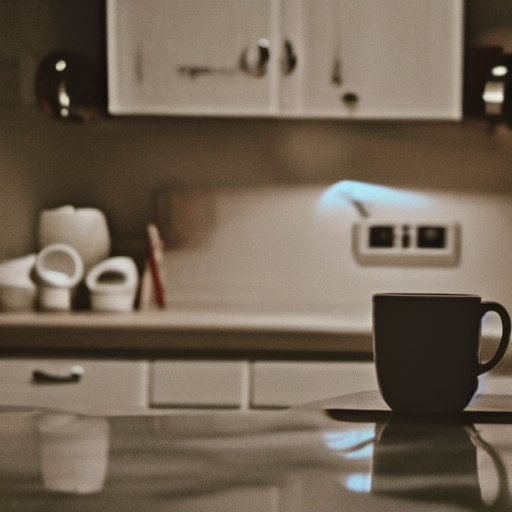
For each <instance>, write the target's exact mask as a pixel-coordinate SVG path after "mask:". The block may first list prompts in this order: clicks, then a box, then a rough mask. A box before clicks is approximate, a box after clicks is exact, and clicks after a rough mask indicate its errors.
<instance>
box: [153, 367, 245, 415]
mask: <svg viewBox="0 0 512 512" xmlns="http://www.w3.org/2000/svg"><path fill="white" fill-rule="evenodd" d="M248 375H249V362H248V361H247V362H246V361H208V360H199V361H186V360H175V361H155V362H154V363H153V366H152V372H151V389H150V405H151V406H155V407H162V406H167V407H173V406H174V407H228V408H243V407H244V406H245V404H246V403H247V394H248V391H247V390H248Z"/></svg>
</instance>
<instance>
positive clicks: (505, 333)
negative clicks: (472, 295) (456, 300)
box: [478, 302, 511, 375]
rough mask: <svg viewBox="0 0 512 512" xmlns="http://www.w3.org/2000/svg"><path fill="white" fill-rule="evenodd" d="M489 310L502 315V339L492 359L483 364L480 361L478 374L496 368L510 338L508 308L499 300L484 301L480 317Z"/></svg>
mask: <svg viewBox="0 0 512 512" xmlns="http://www.w3.org/2000/svg"><path fill="white" fill-rule="evenodd" d="M489 311H494V312H495V313H498V315H500V318H501V326H502V333H501V340H500V344H499V345H498V349H497V350H496V353H495V354H494V355H493V356H492V357H491V359H489V361H487V362H485V363H483V364H482V363H478V375H481V374H482V373H485V372H488V371H489V370H490V369H491V368H494V367H495V366H496V365H497V364H498V363H499V362H500V360H501V358H502V357H503V356H504V355H505V352H506V351H507V347H508V343H509V340H510V329H511V323H510V316H509V314H508V312H507V310H506V309H505V308H504V307H503V306H502V305H501V304H498V303H497V302H482V304H480V312H481V317H480V318H482V317H483V316H484V315H485V314H486V313H488V312H489Z"/></svg>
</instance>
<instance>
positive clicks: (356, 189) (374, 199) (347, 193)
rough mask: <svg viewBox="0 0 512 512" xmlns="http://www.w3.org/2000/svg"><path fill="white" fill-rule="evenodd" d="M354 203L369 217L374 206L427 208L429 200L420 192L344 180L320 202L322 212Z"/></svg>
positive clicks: (333, 186)
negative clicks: (370, 208) (369, 210)
mask: <svg viewBox="0 0 512 512" xmlns="http://www.w3.org/2000/svg"><path fill="white" fill-rule="evenodd" d="M347 203H352V204H353V205H354V207H355V208H356V209H357V210H358V211H359V213H360V214H361V215H362V216H368V215H369V212H368V209H369V207H371V206H372V205H381V206H392V207H398V208H415V209H417V208H425V207H428V206H429V200H428V198H427V197H425V195H423V194H421V193H419V192H411V191H408V190H400V189H396V188H392V187H385V186H383V185H374V184H372V183H363V182H360V181H352V180H343V181H339V182H338V183H335V184H334V185H331V186H330V187H328V188H327V189H326V190H325V191H324V193H323V194H322V196H321V197H320V200H319V202H318V210H319V211H320V212H328V211H332V210H336V209H338V208H340V207H343V206H346V205H347Z"/></svg>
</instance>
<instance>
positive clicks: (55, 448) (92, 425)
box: [37, 414, 109, 494]
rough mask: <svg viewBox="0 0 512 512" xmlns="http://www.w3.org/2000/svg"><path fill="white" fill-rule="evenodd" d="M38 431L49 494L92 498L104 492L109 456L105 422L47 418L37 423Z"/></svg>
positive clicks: (70, 416) (59, 416) (63, 416)
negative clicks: (56, 493) (78, 495)
mask: <svg viewBox="0 0 512 512" xmlns="http://www.w3.org/2000/svg"><path fill="white" fill-rule="evenodd" d="M37 428H38V431H39V433H40V454H41V473H42V477H43V483H44V487H45V489H46V490H48V491H52V492H62V493H72V494H91V493H97V492H100V491H101V490H102V489H103V486H104V483H105V479H106V475H107V467H108V456H109V424H108V421H107V420H106V419H105V418H89V417H80V416H76V415H74V414H45V415H42V416H40V417H39V418H38V419H37Z"/></svg>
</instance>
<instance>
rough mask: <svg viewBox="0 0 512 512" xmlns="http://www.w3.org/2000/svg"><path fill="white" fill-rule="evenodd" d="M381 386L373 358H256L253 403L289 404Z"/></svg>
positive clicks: (268, 405)
mask: <svg viewBox="0 0 512 512" xmlns="http://www.w3.org/2000/svg"><path fill="white" fill-rule="evenodd" d="M375 389H378V384H377V378H376V375H375V368H374V364H373V363H372V362H332V363H331V362H294V361H279V362H278V361H275V362H272V361H268V362H263V361H261V362H255V363H254V365H253V371H252V395H251V406H252V407H289V406H292V405H299V404H304V403H307V402H313V401H315V400H322V399H324V398H331V397H335V396H341V395H346V394H350V393H356V392H358V391H369V390H375Z"/></svg>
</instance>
